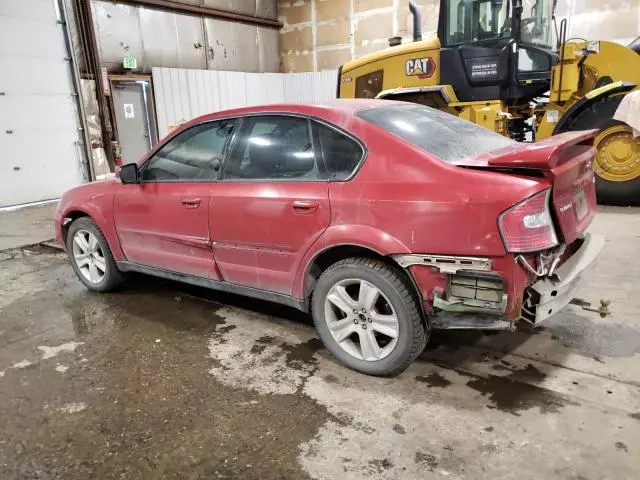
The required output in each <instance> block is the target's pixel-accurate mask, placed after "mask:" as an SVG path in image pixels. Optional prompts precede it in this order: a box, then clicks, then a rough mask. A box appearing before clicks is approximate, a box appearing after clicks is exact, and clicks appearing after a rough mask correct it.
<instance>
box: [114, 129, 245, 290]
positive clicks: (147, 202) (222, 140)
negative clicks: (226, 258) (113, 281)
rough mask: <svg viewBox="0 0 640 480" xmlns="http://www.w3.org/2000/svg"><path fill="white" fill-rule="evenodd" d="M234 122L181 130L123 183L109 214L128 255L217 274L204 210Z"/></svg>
mask: <svg viewBox="0 0 640 480" xmlns="http://www.w3.org/2000/svg"><path fill="white" fill-rule="evenodd" d="M233 125H234V122H233V121H226V120H225V121H217V122H208V123H204V124H200V125H196V126H194V127H191V128H189V129H188V130H185V131H184V132H182V133H180V134H179V135H177V136H176V137H174V138H172V139H171V140H170V141H169V142H167V143H166V144H165V145H164V146H163V147H162V148H160V149H159V150H158V151H157V152H156V153H155V154H154V155H153V156H152V157H151V158H150V159H149V160H148V161H147V162H146V163H145V164H144V165H143V166H142V167H141V170H140V183H138V184H127V185H122V186H120V187H119V188H118V191H117V192H116V196H115V205H114V212H115V213H114V217H115V224H116V229H117V232H118V237H119V238H120V243H121V245H122V250H123V252H124V254H125V256H126V257H127V260H128V261H130V262H134V263H137V264H140V265H146V266H150V267H155V268H161V269H165V270H170V271H172V272H179V273H185V274H189V275H196V276H199V277H205V278H212V279H216V280H218V279H220V275H219V273H218V271H217V269H216V267H215V261H214V258H213V251H212V248H211V235H210V228H209V209H210V199H211V193H212V191H213V189H214V188H215V182H216V181H217V178H218V174H219V170H220V164H221V161H222V156H223V154H224V149H225V145H226V143H227V142H228V140H229V138H230V136H231V131H232V129H233Z"/></svg>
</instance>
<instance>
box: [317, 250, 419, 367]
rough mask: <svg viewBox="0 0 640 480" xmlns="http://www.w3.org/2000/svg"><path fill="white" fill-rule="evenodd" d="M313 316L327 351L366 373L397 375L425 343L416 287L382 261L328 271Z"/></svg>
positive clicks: (353, 262)
mask: <svg viewBox="0 0 640 480" xmlns="http://www.w3.org/2000/svg"><path fill="white" fill-rule="evenodd" d="M312 313H313V320H314V323H315V326H316V329H317V330H318V334H319V335H320V338H321V339H322V341H323V343H324V344H325V346H326V347H327V348H328V349H329V351H330V352H331V353H332V354H333V355H334V356H335V357H336V358H337V359H338V360H339V361H340V362H341V363H343V364H345V365H346V366H347V367H349V368H352V369H353V370H357V371H359V372H362V373H366V374H368V375H377V376H394V375H398V374H399V373H401V372H402V371H404V370H405V369H406V368H407V367H408V366H409V365H410V364H411V362H413V361H414V360H415V358H416V357H417V356H418V355H419V354H420V353H421V352H422V351H423V350H424V347H425V345H426V343H427V338H428V330H427V328H426V326H425V322H424V321H423V318H422V315H421V313H420V308H419V303H418V299H417V298H416V295H415V294H414V293H413V287H412V285H411V284H410V282H409V281H408V280H407V279H406V277H405V276H404V275H403V274H402V272H400V271H398V269H396V268H394V267H393V266H390V265H387V264H385V263H383V262H381V261H377V260H372V259H367V258H349V259H346V260H342V261H340V262H337V263H335V264H334V265H332V266H331V267H329V268H328V269H327V270H326V271H325V272H324V273H323V274H322V275H321V276H320V278H319V279H318V283H317V284H316V287H315V290H314V292H313V297H312Z"/></svg>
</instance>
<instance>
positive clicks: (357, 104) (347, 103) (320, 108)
mask: <svg viewBox="0 0 640 480" xmlns="http://www.w3.org/2000/svg"><path fill="white" fill-rule="evenodd" d="M397 103H400V102H395V101H391V100H375V99H366V98H359V99H332V100H323V101H319V102H309V103H275V104H268V105H255V106H251V107H242V108H234V109H230V110H221V111H219V112H215V113H209V114H206V115H202V116H200V117H197V118H194V119H193V120H191V121H189V122H187V123H186V124H185V125H191V124H194V123H200V122H202V121H206V120H214V119H217V118H227V117H237V116H243V115H254V114H259V113H298V114H302V115H310V116H315V117H320V118H326V119H329V118H331V117H335V116H336V115H335V114H336V113H342V114H345V113H347V114H354V113H355V112H358V111H360V110H366V109H369V108H375V107H382V106H385V105H390V104H397Z"/></svg>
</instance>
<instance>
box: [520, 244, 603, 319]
mask: <svg viewBox="0 0 640 480" xmlns="http://www.w3.org/2000/svg"><path fill="white" fill-rule="evenodd" d="M603 246H604V237H602V236H600V235H590V234H586V235H585V237H584V242H583V243H582V245H581V246H580V248H579V249H578V250H577V251H576V252H575V253H574V254H573V255H572V256H571V257H570V258H569V259H568V260H567V261H566V262H564V263H563V264H562V265H561V266H560V267H558V268H557V269H556V271H555V275H554V278H553V279H552V278H549V277H546V278H544V279H542V280H539V281H537V282H536V283H534V284H533V285H531V286H530V287H528V288H527V289H526V290H525V294H524V299H523V304H522V312H521V319H522V320H524V321H526V322H528V323H531V324H533V325H539V324H540V323H541V322H543V321H544V320H546V319H547V318H549V317H551V316H552V315H554V314H556V313H557V312H559V311H560V310H562V309H563V308H564V307H565V306H567V304H569V303H570V302H571V301H572V300H573V298H574V294H575V292H576V290H577V288H578V287H579V285H580V279H581V277H582V275H583V273H584V272H585V271H586V270H587V269H588V267H589V266H591V264H592V263H593V262H594V260H595V259H596V257H597V255H598V254H599V253H600V250H602V247H603Z"/></svg>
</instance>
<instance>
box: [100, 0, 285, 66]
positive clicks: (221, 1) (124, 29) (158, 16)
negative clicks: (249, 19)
mask: <svg viewBox="0 0 640 480" xmlns="http://www.w3.org/2000/svg"><path fill="white" fill-rule="evenodd" d="M181 3H190V4H194V5H201V4H202V5H203V6H205V7H211V8H218V9H223V10H229V11H234V12H238V13H246V14H250V15H259V16H262V17H269V18H274V19H275V18H276V0H243V1H236V0H233V1H231V0H192V1H189V2H184V1H183V2H181ZM232 4H233V5H232ZM92 5H93V12H94V18H93V21H94V24H95V30H96V36H97V41H98V48H99V50H100V59H101V62H102V64H103V65H105V66H106V67H107V68H108V69H109V70H110V71H118V70H120V69H121V68H122V59H123V57H125V56H133V57H135V58H136V59H137V61H138V69H137V71H138V72H150V71H151V69H152V68H153V67H174V68H195V69H211V70H232V71H243V72H279V71H280V46H279V35H278V31H277V30H276V29H274V28H268V27H257V26H254V25H248V24H245V23H238V22H234V21H227V20H219V19H215V18H208V17H207V18H202V17H201V16H198V15H188V14H181V13H173V12H168V11H163V10H156V9H151V8H144V7H135V6H131V5H124V4H121V3H114V2H109V1H102V0H93V4H92Z"/></svg>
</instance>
